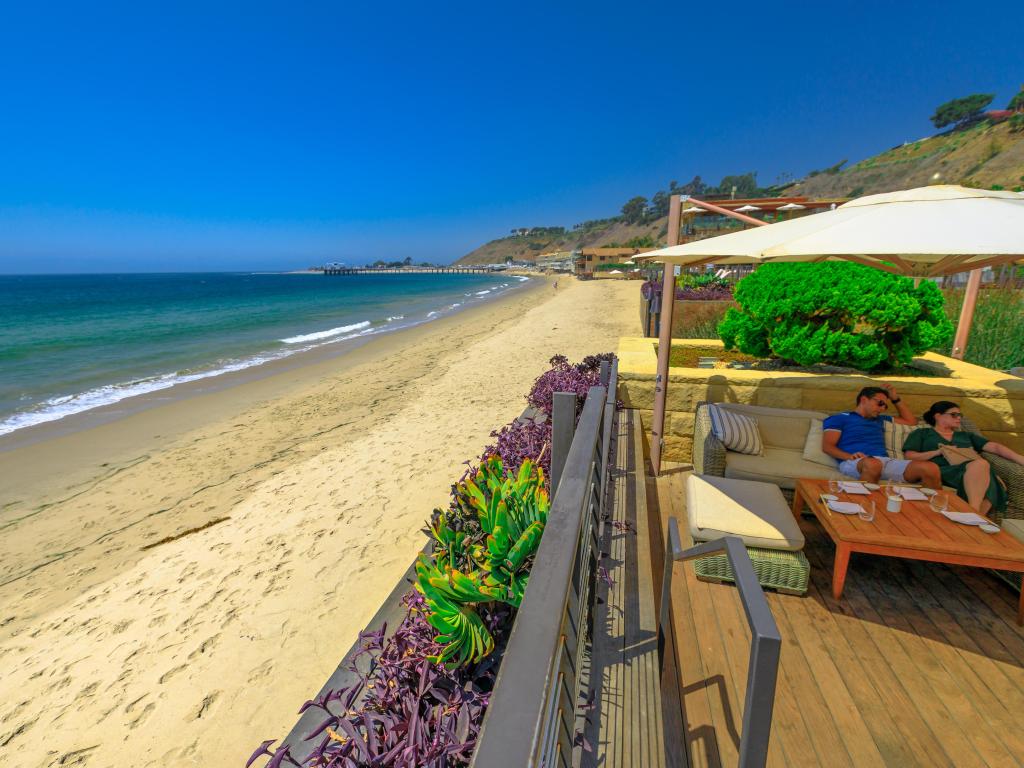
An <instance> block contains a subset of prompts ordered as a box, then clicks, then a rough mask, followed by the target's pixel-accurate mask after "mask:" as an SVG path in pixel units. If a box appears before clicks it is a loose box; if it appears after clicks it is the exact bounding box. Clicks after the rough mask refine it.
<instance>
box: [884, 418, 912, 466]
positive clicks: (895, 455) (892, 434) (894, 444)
mask: <svg viewBox="0 0 1024 768" xmlns="http://www.w3.org/2000/svg"><path fill="white" fill-rule="evenodd" d="M915 429H917V425H916V424H915V425H911V424H897V423H896V422H895V421H889V420H888V419H886V421H885V453H886V455H887V456H888V457H889V458H890V459H903V458H905V457H904V456H903V443H905V442H906V440H907V435H909V434H910V433H911V432H913V431H914V430H915Z"/></svg>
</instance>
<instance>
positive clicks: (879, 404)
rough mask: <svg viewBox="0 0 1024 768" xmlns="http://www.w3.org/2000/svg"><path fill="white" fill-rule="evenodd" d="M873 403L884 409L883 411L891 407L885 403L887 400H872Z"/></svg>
mask: <svg viewBox="0 0 1024 768" xmlns="http://www.w3.org/2000/svg"><path fill="white" fill-rule="evenodd" d="M872 402H873V403H874V404H875V405H877V406H878V407H879V408H881V409H883V410H885V409H886V408H888V407H889V404H888V403H887V402H885V400H874V399H872Z"/></svg>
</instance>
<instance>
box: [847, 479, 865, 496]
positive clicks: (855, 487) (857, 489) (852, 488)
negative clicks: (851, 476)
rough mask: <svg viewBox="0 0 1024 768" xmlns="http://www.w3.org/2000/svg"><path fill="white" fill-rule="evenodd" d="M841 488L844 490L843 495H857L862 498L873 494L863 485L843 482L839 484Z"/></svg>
mask: <svg viewBox="0 0 1024 768" xmlns="http://www.w3.org/2000/svg"><path fill="white" fill-rule="evenodd" d="M839 487H840V488H841V489H842V490H843V493H855V494H860V495H861V496H868V495H869V494H870V493H871V491H869V490H868V489H867V488H865V487H864V485H863V484H862V483H851V482H842V483H839Z"/></svg>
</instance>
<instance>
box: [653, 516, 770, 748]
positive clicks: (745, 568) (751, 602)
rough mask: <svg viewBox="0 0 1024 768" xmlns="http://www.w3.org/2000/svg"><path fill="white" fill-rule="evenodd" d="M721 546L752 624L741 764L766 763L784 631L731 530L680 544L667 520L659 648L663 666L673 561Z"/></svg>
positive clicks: (703, 554) (676, 528)
mask: <svg viewBox="0 0 1024 768" xmlns="http://www.w3.org/2000/svg"><path fill="white" fill-rule="evenodd" d="M719 552H724V553H725V555H726V557H728V559H729V566H730V567H731V568H732V572H733V578H734V579H735V581H736V588H737V590H738V591H739V593H740V602H741V603H742V604H743V611H744V613H745V614H746V616H747V624H748V625H749V626H750V661H749V662H748V666H747V693H746V698H745V699H744V702H743V730H742V731H741V732H740V754H739V766H740V768H754V767H755V766H764V765H765V763H766V762H767V760H768V742H769V739H770V738H771V732H772V712H773V710H774V707H775V685H776V683H777V681H778V673H779V657H780V654H781V649H782V636H781V635H780V634H779V627H778V625H777V624H776V623H775V617H774V616H772V611H771V608H770V607H769V606H768V601H767V600H766V599H765V596H764V590H763V589H761V585H760V584H759V583H758V581H757V574H755V573H754V566H753V565H752V564H751V562H750V556H749V555H748V554H747V550H746V548H745V547H744V546H743V542H742V541H741V540H740V539H739V538H737V537H735V536H725V537H723V538H721V539H716V540H715V541H707V542H702V543H698V544H695V545H694V546H692V547H690V548H689V549H687V550H683V548H682V545H681V543H680V539H679V525H678V523H677V522H676V519H675V518H674V517H670V518H669V520H668V541H667V542H666V543H665V570H664V574H663V576H662V583H661V607H660V608H659V610H658V651H659V653H661V654H662V659H661V663H662V668H664V642H663V640H664V637H665V629H664V627H665V624H666V616H665V613H666V611H667V607H668V604H669V596H670V594H671V583H672V564H673V563H676V562H680V561H686V560H695V559H697V558H700V557H706V556H707V555H713V554H717V553H719Z"/></svg>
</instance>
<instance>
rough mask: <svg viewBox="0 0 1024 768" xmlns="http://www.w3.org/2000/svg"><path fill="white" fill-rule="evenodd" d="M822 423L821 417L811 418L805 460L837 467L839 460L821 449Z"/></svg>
mask: <svg viewBox="0 0 1024 768" xmlns="http://www.w3.org/2000/svg"><path fill="white" fill-rule="evenodd" d="M821 424H822V420H821V419H811V428H810V429H809V430H807V440H806V441H805V442H804V454H803V456H804V460H806V461H813V462H814V463H815V464H821V465H822V466H824V467H829V468H831V469H835V468H836V467H838V466H839V462H838V461H836V460H835V459H833V458H832V457H831V456H829V455H828V454H827V453H825V452H824V451H823V450H822V449H821V434H822V427H821Z"/></svg>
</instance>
